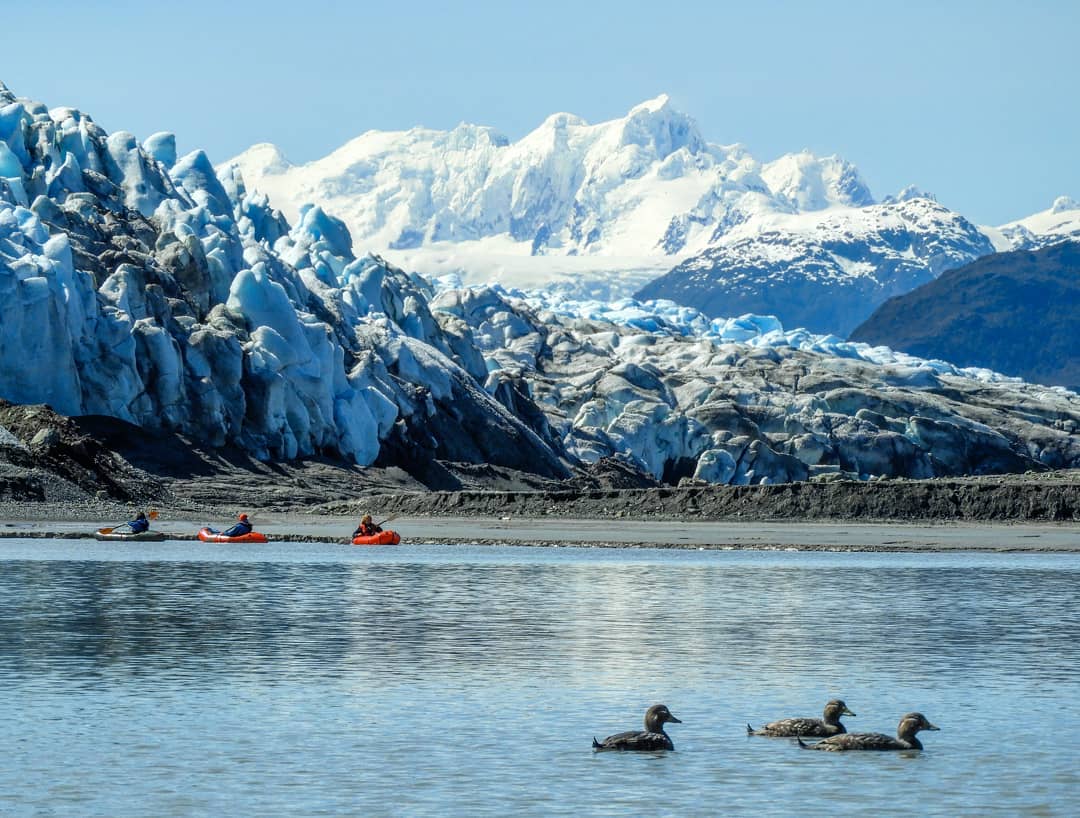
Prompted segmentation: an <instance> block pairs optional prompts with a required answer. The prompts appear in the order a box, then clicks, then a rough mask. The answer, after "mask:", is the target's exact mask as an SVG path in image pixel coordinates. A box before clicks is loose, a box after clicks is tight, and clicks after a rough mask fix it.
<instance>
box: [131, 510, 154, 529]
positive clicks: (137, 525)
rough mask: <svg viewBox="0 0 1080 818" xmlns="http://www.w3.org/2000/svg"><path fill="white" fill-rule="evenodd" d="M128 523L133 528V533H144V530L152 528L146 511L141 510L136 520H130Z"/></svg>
mask: <svg viewBox="0 0 1080 818" xmlns="http://www.w3.org/2000/svg"><path fill="white" fill-rule="evenodd" d="M126 525H127V527H128V528H130V529H131V533H132V534H142V533H143V532H144V531H149V530H150V521H149V520H148V519H146V512H145V511H140V512H139V514H138V516H136V517H135V519H134V520H130V521H129V522H128V523H126Z"/></svg>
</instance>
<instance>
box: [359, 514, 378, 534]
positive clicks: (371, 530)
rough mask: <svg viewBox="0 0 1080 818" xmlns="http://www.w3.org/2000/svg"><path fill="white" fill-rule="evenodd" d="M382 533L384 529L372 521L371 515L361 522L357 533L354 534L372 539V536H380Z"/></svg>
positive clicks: (366, 515)
mask: <svg viewBox="0 0 1080 818" xmlns="http://www.w3.org/2000/svg"><path fill="white" fill-rule="evenodd" d="M380 531H382V529H381V528H379V526H377V525H375V523H373V522H372V521H371V515H370V514H365V515H364V517H363V519H361V520H360V525H358V526H357V527H356V531H354V532H353V536H354V537H370V536H371V535H372V534H378V533H379V532H380Z"/></svg>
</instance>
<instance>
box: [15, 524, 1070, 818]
mask: <svg viewBox="0 0 1080 818" xmlns="http://www.w3.org/2000/svg"><path fill="white" fill-rule="evenodd" d="M0 689H2V691H3V694H2V696H0V720H2V722H3V728H4V729H3V731H2V732H0V754H2V755H0V757H2V758H3V759H4V763H3V764H0V813H2V814H3V815H4V816H23V815H26V816H68V815H72V816H76V815H77V816H147V815H153V816H159V817H160V816H180V815H259V816H271V815H274V816H276V815H306V816H309V815H364V816H381V815H407V816H428V815H432V816H434V815H440V816H441V815H461V816H474V815H500V816H501V815H543V816H547V815H605V816H606V815H611V816H616V815H619V816H621V815H650V816H666V815H673V816H687V815H753V816H763V815H778V816H779V815H784V816H786V815H792V814H796V813H798V814H801V815H866V814H880V813H885V812H887V813H889V814H893V815H941V816H968V815H970V816H994V815H1001V816H1014V815H1026V816H1032V815H1034V816H1051V815H1062V816H1065V815H1077V814H1080V706H1078V704H1077V702H1080V555H1077V554H1008V553H991V554H973V553H963V552H961V553H941V554H925V553H921V554H872V553H865V554H864V553H795V552H732V551H719V552H717V551H681V550H607V549H588V548H529V547H464V546H462V547H451V546H425V545H416V546H400V547H397V548H354V547H350V546H335V545H324V544H314V545H307V544H283V543H272V544H269V545H264V546H228V547H226V546H211V545H203V544H201V543H190V542H183V543H179V542H177V543H161V544H154V543H143V544H137V545H135V544H111V543H91V542H87V541H43V540H18V539H14V540H0ZM832 697H840V698H843V699H844V700H845V701H846V702H847V704H848V706H849V707H850V708H851V709H852V710H854V711H855V712H856V713H857V714H858V716H857V717H854V718H853V717H846V718H845V719H844V721H845V723H846V725H847V727H848V730H849V731H852V732H855V731H880V732H886V733H890V734H892V733H894V731H895V728H896V724H897V722H898V720H899V717H900V715H901V714H903V713H905V712H907V711H911V710H920V711H922V712H923V713H925V714H926V716H927V717H928V718H929V719H930V720H931V721H932V722H934V723H935V724H936V725H938V726H939V727H940V728H941V731H940V732H930V733H922V734H920V738H921V739H922V740H923V743H924V745H925V746H926V749H925V750H924V751H923V752H921V753H900V754H896V753H847V754H834V753H815V752H807V751H804V750H800V749H799V748H798V747H797V746H796V745H795V744H793V743H792V742H791V741H790V740H787V739H765V738H758V737H747V735H746V724H747V722H749V723H751V724H753V725H754V726H758V725H760V724H762V723H764V722H766V721H770V720H772V719H776V718H781V717H786V716H799V715H810V716H820V714H821V710H822V707H823V705H824V704H825V702H826V701H827V700H828V699H830V698H832ZM657 702H663V703H665V704H667V705H668V706H669V707H670V708H671V710H672V712H673V713H674V714H675V715H676V716H678V717H679V718H681V719H682V721H683V723H682V724H673V725H670V726H669V728H668V732H669V734H670V735H671V736H672V739H673V741H674V742H675V747H676V750H675V752H672V753H660V754H619V753H600V754H594V753H593V752H592V751H591V741H592V737H593V736H594V735H595V736H597V737H603V736H605V735H608V734H611V733H614V732H618V731H620V730H627V729H640V725H641V720H642V715H643V713H644V711H645V709H646V707H648V706H649V705H651V704H653V703H657Z"/></svg>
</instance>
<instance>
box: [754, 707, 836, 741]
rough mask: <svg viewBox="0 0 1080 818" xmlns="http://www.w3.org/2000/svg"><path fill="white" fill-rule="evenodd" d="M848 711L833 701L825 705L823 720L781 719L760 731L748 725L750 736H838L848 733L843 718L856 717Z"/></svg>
mask: <svg viewBox="0 0 1080 818" xmlns="http://www.w3.org/2000/svg"><path fill="white" fill-rule="evenodd" d="M854 715H855V714H854V713H852V712H851V711H850V710H848V706H847V705H846V704H844V703H843V702H842V701H841V700H840V699H833V700H832V701H831V702H829V703H828V704H827V705H825V717H824V718H821V719H780V720H779V721H770V722H769V723H768V724H766V725H765V726H764V727H762V728H761V729H760V730H755V729H754V728H753V727H751V726H750V725H749V724H748V725H746V734H747V735H748V736H774V737H777V736H787V737H794V736H822V737H824V736H836V735H839V734H840V733H846V732H847V730H846V729H845V728H844V725H842V724H841V723H840V717H841V716H854Z"/></svg>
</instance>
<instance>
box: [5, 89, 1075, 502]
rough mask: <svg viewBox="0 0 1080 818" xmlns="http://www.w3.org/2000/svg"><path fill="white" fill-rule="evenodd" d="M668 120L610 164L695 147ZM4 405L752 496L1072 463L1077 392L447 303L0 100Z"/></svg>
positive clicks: (541, 299) (164, 149)
mask: <svg viewBox="0 0 1080 818" xmlns="http://www.w3.org/2000/svg"><path fill="white" fill-rule="evenodd" d="M654 107H655V108H656V109H657V110H653V109H652V108H649V107H646V109H644V110H643V111H642V112H640V122H637V123H636V124H635V125H634V127H631V128H629V130H627V128H623V129H622V130H621V131H620V132H619V133H618V134H611V135H609V136H611V138H612V139H614V140H615V142H614V143H613V145H615V146H616V147H618V148H619V149H620V150H621V149H622V148H625V149H626V153H625V155H626V156H637V155H639V152H640V151H645V152H646V153H647V154H648V155H650V156H651V155H653V154H657V155H658V154H661V153H666V155H667V156H673V155H675V154H677V153H678V152H679V151H684V150H687V151H689V150H691V149H694V150H697V149H698V148H700V147H701V146H700V139H699V137H698V136H697V135H696V133H695V132H694V130H693V129H692V128H690V127H689V125H687V123H686V122H684V121H683V120H681V119H679V118H678V117H676V116H674V115H673V114H671V113H670V112H668V113H665V112H664V110H663V109H664V108H665V105H664V104H663V103H657V105H656V106H654ZM657 116H659V117H660V119H661V120H662V121H663V122H664V123H666V124H664V125H663V127H658V126H657ZM564 124H565V128H566V129H570V130H572V129H573V128H574V127H577V126H576V125H574V124H573V122H572V121H571V120H566V122H565V123H564ZM562 127H563V126H562V125H559V124H558V123H552V130H553V131H557V130H558V129H559V128H562ZM628 127H629V126H628ZM467 136H468V139H470V140H471V139H473V137H474V136H475V135H474V134H469V135H467ZM616 136H617V137H618V138H617V139H616ZM487 138H489V139H490V141H491V144H492V146H493V150H494V149H495V148H496V147H497V146H498V144H499V140H498V139H497V138H496V137H495V136H494V135H488V137H487ZM462 139H465V136H462ZM795 170H798V168H797V167H796V169H795ZM793 172H794V171H793V170H792V169H791V168H783V167H778V168H776V169H775V172H774V173H773V177H774V179H775V180H779V181H775V183H776V184H778V185H781V186H782V187H784V189H786V190H789V191H790V192H789V193H788V194H785V195H787V196H789V197H790V198H791V199H792V200H793V201H794V200H796V199H799V198H800V197H801V198H802V199H803V200H805V201H806V202H809V203H814V202H815V201H817V199H815V197H820V195H824V194H822V193H821V190H823V189H824V190H833V189H835V190H837V191H840V192H841V193H842V195H844V196H848V197H856V198H858V197H859V196H861V195H862V194H861V192H860V191H861V188H860V186H859V184H858V183H857V180H855V179H854V177H852V176H850V175H849V174H846V173H845V172H844V170H843V169H842V168H837V169H835V173H832V172H830V173H823V175H822V181H821V185H810V186H808V187H806V189H805V190H804V191H803V192H798V190H801V188H799V186H798V185H795V186H794V187H792V184H793V183H791V181H790V179H791V178H792V173H793ZM755 184H756V183H755ZM828 195H833V194H831V193H830V194H828ZM837 195H840V194H837ZM527 211H528V208H526V209H525V210H524V211H521V213H522V214H524V213H526V212H527ZM522 218H524V215H522ZM0 397H3V398H6V399H8V400H12V401H15V402H18V403H48V404H50V405H51V406H52V407H53V408H55V409H56V410H58V411H60V412H61V413H64V414H68V415H83V414H98V415H108V416H111V417H116V418H121V419H123V420H126V421H129V422H132V423H136V424H138V425H140V426H143V427H145V428H148V429H168V430H176V431H179V432H182V433H184V434H187V435H190V436H192V437H194V438H196V439H198V440H200V441H204V442H206V443H209V444H212V445H233V446H241V447H244V448H245V449H247V450H249V451H251V452H252V453H254V454H255V455H257V456H259V457H261V458H266V459H288V458H293V457H297V456H304V455H313V454H321V455H327V456H330V457H336V458H343V459H347V460H352V461H355V462H357V463H360V464H371V463H379V464H386V465H390V464H394V465H401V466H403V467H405V468H407V469H409V470H411V471H422V470H423V468H424V467H425V464H430V463H431V462H432V461H435V460H452V461H463V462H469V463H493V464H498V465H502V466H507V467H510V468H517V469H522V470H526V471H530V472H533V473H536V474H541V475H546V476H549V477H562V476H566V475H568V474H569V473H570V472H571V470H572V469H573V468H574V467H575V466H576V465H578V464H582V463H588V462H590V461H592V460H595V459H597V458H599V457H603V456H605V455H609V454H620V455H622V456H624V457H628V458H632V459H633V460H634V461H635V462H636V463H637V464H638V465H639V466H640V467H641V468H643V469H646V470H648V471H650V472H652V473H653V474H655V475H658V476H664V477H667V478H669V479H675V478H678V477H681V476H691V475H692V476H697V477H698V478H700V479H704V480H708V481H710V482H735V483H739V482H762V481H771V482H775V481H778V480H785V479H804V478H806V477H809V476H814V475H817V474H822V475H824V474H828V473H838V472H848V473H853V474H857V475H860V476H873V475H905V476H928V475H930V474H955V473H962V472H971V471H975V472H978V471H1001V470H1016V469H1027V468H1033V467H1044V466H1066V465H1078V464H1080V449H1078V446H1080V444H1078V440H1077V436H1076V435H1075V429H1076V424H1077V423H1078V422H1080V405H1078V398H1077V397H1076V396H1075V395H1073V394H1072V393H1068V392H1065V391H1062V390H1048V389H1044V388H1040V387H1033V386H1029V385H1026V384H1023V383H1020V382H1018V381H1010V380H1004V379H1001V378H996V377H993V376H991V375H988V374H986V373H978V372H976V373H972V372H967V371H961V370H957V369H955V368H953V367H949V366H948V365H945V364H939V363H927V362H922V361H918V360H916V359H908V358H904V357H897V356H893V355H891V353H888V352H887V351H873V350H871V351H867V350H863V349H861V348H859V347H854V346H850V345H849V346H844V345H843V343H842V342H841V341H840V339H838V338H835V337H832V338H829V337H819V336H812V335H810V334H809V333H806V332H803V331H795V332H785V331H783V329H782V327H781V326H780V324H779V322H777V321H776V320H775V319H767V318H760V317H744V318H741V319H735V320H732V321H721V322H717V321H714V320H710V318H708V317H707V316H706V315H703V314H702V313H700V312H698V311H695V310H688V309H686V308H678V307H675V306H674V305H672V304H670V303H664V302H658V303H638V302H630V301H627V302H623V303H622V304H621V305H615V306H611V305H604V304H591V305H590V304H581V303H578V302H570V301H566V300H560V299H557V298H555V297H554V296H552V295H551V294H550V293H548V294H547V295H534V296H532V297H531V299H525V298H524V297H519V296H515V295H512V294H510V293H507V292H504V291H500V290H497V289H491V288H482V289H469V288H464V287H447V286H446V282H443V284H442V286H441V288H440V291H439V292H436V289H435V288H433V286H432V285H431V284H430V283H429V281H428V280H427V279H425V278H422V277H420V276H417V275H414V274H408V273H405V272H403V271H402V270H401V269H399V268H397V267H395V266H393V265H391V264H388V263H387V262H385V261H383V260H382V259H381V258H379V257H377V256H371V255H358V254H357V253H355V251H354V249H353V239H352V236H351V235H350V231H349V229H348V228H347V226H346V224H345V223H344V222H343V221H341V220H339V219H338V218H336V217H335V216H333V215H330V214H329V213H328V212H326V211H325V210H324V209H323V208H321V207H318V206H310V205H305V206H302V207H299V208H297V210H296V211H295V214H294V218H293V219H292V220H291V221H290V220H288V219H286V217H285V216H283V215H282V213H280V212H279V211H277V210H275V209H274V208H273V207H272V206H271V204H270V202H269V201H268V199H267V197H266V196H265V195H263V194H261V193H258V192H255V191H253V190H252V189H251V188H250V187H248V186H247V185H246V184H245V180H244V179H243V178H242V174H241V173H240V172H239V171H238V170H237V169H236V168H235V166H230V167H227V168H225V169H222V170H220V171H219V170H215V168H214V166H213V165H212V164H211V162H210V160H209V158H208V157H207V156H206V155H205V154H204V153H203V152H201V151H194V152H191V153H188V154H186V155H178V153H177V149H176V141H175V139H174V138H173V137H172V136H171V135H170V134H165V133H161V134H154V135H153V136H150V137H148V138H147V139H146V140H144V141H143V142H142V143H140V142H139V141H138V140H136V139H135V137H134V136H132V135H131V134H128V133H124V132H116V133H113V134H107V133H106V132H104V131H103V130H102V129H101V128H100V127H98V126H97V125H96V124H95V123H94V122H93V120H92V119H91V118H90V117H88V116H86V115H85V114H83V113H81V112H79V111H77V110H74V109H70V108H54V109H51V110H50V109H48V108H46V107H45V106H44V105H41V104H40V103H35V102H32V101H29V100H25V99H17V98H16V97H15V96H14V95H13V94H12V93H11V92H10V91H8V90H7V89H6V88H4V87H3V86H0Z"/></svg>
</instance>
